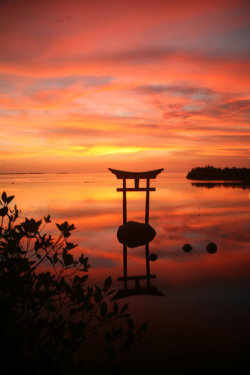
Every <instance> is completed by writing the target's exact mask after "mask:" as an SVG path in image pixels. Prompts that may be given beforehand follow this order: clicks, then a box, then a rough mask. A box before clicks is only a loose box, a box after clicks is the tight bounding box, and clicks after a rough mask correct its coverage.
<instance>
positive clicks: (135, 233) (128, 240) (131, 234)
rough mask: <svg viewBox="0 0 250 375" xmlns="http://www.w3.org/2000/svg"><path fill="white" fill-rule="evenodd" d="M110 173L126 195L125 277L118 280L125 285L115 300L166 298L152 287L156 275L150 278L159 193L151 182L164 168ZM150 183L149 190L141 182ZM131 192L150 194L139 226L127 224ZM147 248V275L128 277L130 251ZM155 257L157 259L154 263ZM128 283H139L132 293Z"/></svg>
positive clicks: (122, 231) (123, 230) (121, 233)
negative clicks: (154, 195) (152, 221)
mask: <svg viewBox="0 0 250 375" xmlns="http://www.w3.org/2000/svg"><path fill="white" fill-rule="evenodd" d="M109 170H110V171H111V172H112V173H113V174H114V175H115V176H116V178H117V179H121V180H123V186H122V188H117V189H116V190H117V191H118V192H122V193H123V225H122V226H120V228H119V229H118V232H117V237H118V240H119V241H120V242H121V243H123V276H122V277H118V280H119V281H123V290H120V291H118V293H117V295H116V296H115V297H114V298H113V299H115V298H122V297H126V296H130V295H135V294H154V295H163V294H162V293H161V292H160V291H158V290H157V289H156V287H151V285H150V279H153V278H156V275H153V274H150V259H151V260H156V259H157V257H156V256H155V255H154V254H151V256H152V257H151V258H150V255H149V242H150V241H152V239H153V238H154V237H155V234H156V232H155V230H154V229H153V228H152V227H151V226H150V225H149V193H150V191H155V190H156V189H155V188H154V187H150V180H151V179H156V177H157V175H158V174H159V173H161V172H162V171H163V170H164V168H161V169H156V170H152V171H147V172H127V171H120V170H117V169H112V168H109ZM129 179H130V180H134V187H127V180H129ZM141 179H144V180H146V187H140V180H141ZM127 191H128V192H133V191H136V192H138V191H139V192H144V191H145V192H146V204H145V222H144V223H138V222H132V221H129V222H128V221H127V194H126V193H127ZM142 245H145V260H146V275H137V276H128V274H127V248H128V247H137V246H142ZM154 256H155V259H154ZM142 279H146V281H147V287H146V288H141V287H140V280H142ZM128 280H135V288H134V289H128V288H127V282H128Z"/></svg>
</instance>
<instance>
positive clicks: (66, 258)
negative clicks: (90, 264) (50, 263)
mask: <svg viewBox="0 0 250 375" xmlns="http://www.w3.org/2000/svg"><path fill="white" fill-rule="evenodd" d="M63 261H64V264H65V266H70V265H71V264H72V263H73V262H74V258H73V256H72V255H71V254H67V253H63Z"/></svg>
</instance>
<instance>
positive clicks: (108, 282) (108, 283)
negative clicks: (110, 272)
mask: <svg viewBox="0 0 250 375" xmlns="http://www.w3.org/2000/svg"><path fill="white" fill-rule="evenodd" d="M111 285H112V277H111V276H109V277H107V279H106V280H105V281H104V289H109V288H110V287H111Z"/></svg>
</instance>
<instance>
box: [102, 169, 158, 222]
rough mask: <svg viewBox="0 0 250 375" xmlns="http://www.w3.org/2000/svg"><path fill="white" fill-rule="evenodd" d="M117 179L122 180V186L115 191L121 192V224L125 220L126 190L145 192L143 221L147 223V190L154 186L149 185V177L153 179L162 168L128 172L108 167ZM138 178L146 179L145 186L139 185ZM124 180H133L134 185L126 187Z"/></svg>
mask: <svg viewBox="0 0 250 375" xmlns="http://www.w3.org/2000/svg"><path fill="white" fill-rule="evenodd" d="M109 170H110V172H112V173H113V174H114V175H115V176H116V178H117V179H120V180H123V187H122V188H118V189H117V191H122V192H123V224H126V222H127V202H126V192H127V191H130V192H131V191H145V192H146V209H145V223H146V224H148V220H149V192H150V191H155V188H152V187H150V179H155V178H156V176H157V175H158V174H159V173H161V172H162V171H163V170H164V168H161V169H155V170H153V171H147V172H128V171H119V170H118V169H112V168H109ZM140 179H142V180H143V179H146V180H147V184H146V187H142V188H140V187H139V183H140ZM126 180H135V187H134V188H131V187H127V186H126Z"/></svg>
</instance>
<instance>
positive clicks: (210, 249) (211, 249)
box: [206, 242, 217, 254]
mask: <svg viewBox="0 0 250 375" xmlns="http://www.w3.org/2000/svg"><path fill="white" fill-rule="evenodd" d="M206 249H207V252H208V253H210V254H214V253H216V251H217V245H216V244H215V243H213V242H209V244H208V245H207V247H206Z"/></svg>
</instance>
